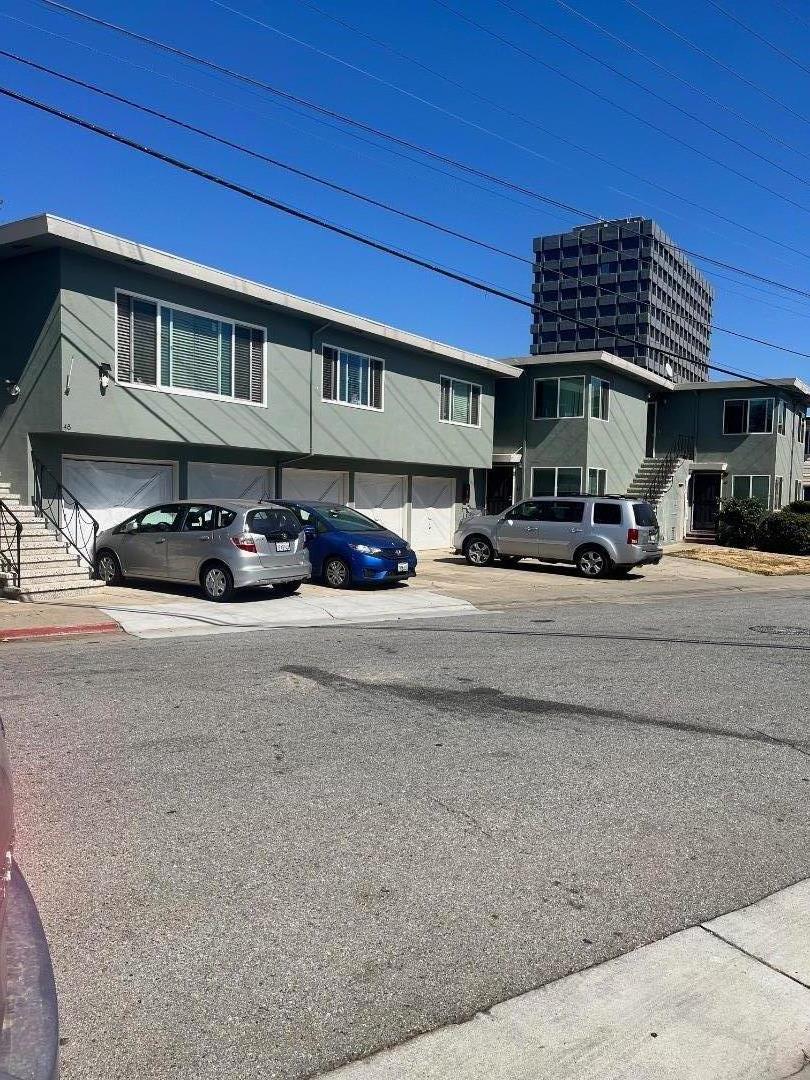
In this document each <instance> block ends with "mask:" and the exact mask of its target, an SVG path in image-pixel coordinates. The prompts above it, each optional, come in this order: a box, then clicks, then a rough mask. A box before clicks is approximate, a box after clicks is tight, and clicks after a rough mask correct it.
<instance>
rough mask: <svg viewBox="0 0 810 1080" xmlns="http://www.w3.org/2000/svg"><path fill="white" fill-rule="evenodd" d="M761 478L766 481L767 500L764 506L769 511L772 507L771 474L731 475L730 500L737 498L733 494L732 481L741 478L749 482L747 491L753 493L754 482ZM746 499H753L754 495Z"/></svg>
mask: <svg viewBox="0 0 810 1080" xmlns="http://www.w3.org/2000/svg"><path fill="white" fill-rule="evenodd" d="M763 476H764V477H765V478H766V480H767V481H768V500H767V503H766V506H767V508H768V509H769V510H770V509H771V507H772V505H773V484H772V483H771V474H770V473H732V476H731V497H732V499H734V498H737V496H736V495H735V494H734V481H735V480H737V479H743V478H745V479H747V480H748V481H749V484H748V490H749V492H753V486H754V480H758V479H761V478H762V477H763ZM746 497H747V498H749V499H753V498H754V495H753V494H749V495H748V496H746Z"/></svg>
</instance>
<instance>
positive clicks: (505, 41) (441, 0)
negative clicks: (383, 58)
mask: <svg viewBox="0 0 810 1080" xmlns="http://www.w3.org/2000/svg"><path fill="white" fill-rule="evenodd" d="M45 2H50V0H45ZM433 2H434V3H435V4H438V5H439V6H440V7H443V8H445V9H446V10H447V11H449V12H451V14H453V15H455V16H456V18H458V19H461V20H462V21H463V22H466V23H469V25H470V26H473V27H475V29H476V30H479V31H480V32H481V33H483V34H487V35H489V37H492V38H494V39H495V40H496V41H499V42H500V43H501V44H502V45H505V46H506V47H507V48H509V49H512V50H513V51H514V52H516V53H518V54H519V55H520V56H524V57H526V58H527V59H529V60H531V61H532V62H533V63H536V64H540V65H541V66H542V67H544V68H548V69H549V71H553V72H555V73H556V74H557V75H560V76H561V77H563V78H564V79H565V80H566V82H569V83H573V85H574V86H578V87H580V88H581V89H582V90H585V91H586V93H588V94H592V95H593V96H594V97H595V98H598V99H599V100H600V101H605V102H607V103H608V104H609V105H612V106H613V108H614V109H618V111H619V112H621V113H624V114H625V115H626V116H630V117H632V118H633V119H634V120H636V121H638V123H640V124H643V125H644V126H645V127H648V128H650V129H651V130H652V131H655V132H657V133H658V134H659V135H663V136H665V137H666V138H667V139H671V140H672V141H673V142H675V143H677V144H678V145H679V146H683V147H685V148H686V149H687V150H689V151H690V152H691V153H693V154H697V155H698V157H702V158H704V159H705V160H706V161H710V162H711V163H712V164H713V165H717V166H719V167H720V168H721V169H725V170H726V171H727V172H730V173H732V175H734V176H737V177H739V178H740V179H741V180H745V181H746V183H749V184H753V186H754V187H758V188H760V189H761V190H762V191H765V192H767V193H768V194H769V195H772V196H773V197H774V198H776V199H781V200H782V201H783V202H786V203H788V205H790V206H793V207H795V208H796V209H797V210H801V211H803V212H804V213H806V214H810V207H806V206H803V205H802V203H799V202H796V200H795V199H791V198H790V196H789V195H783V194H782V193H781V192H780V191H777V190H776V188H772V187H768V185H767V184H763V183H761V181H759V180H757V179H755V178H754V177H753V176H749V175H748V174H747V173H744V172H741V171H740V170H739V169H735V168H734V166H733V165H729V164H728V162H725V161H721V160H720V158H716V157H714V156H713V155H712V154H707V153H706V151H705V150H701V149H699V148H698V147H697V146H695V145H693V144H692V143H690V142H687V140H686V139H681V138H680V136H678V135H673V134H672V132H670V131H666V130H665V129H664V128H662V127H659V126H658V125H657V124H654V123H653V122H652V121H651V120H647V119H646V118H645V117H643V116H640V115H639V114H638V113H636V112H633V110H632V109H628V108H626V107H625V106H624V105H621V104H619V102H617V101H614V100H613V99H612V98H609V97H608V96H607V95H606V94H602V93H600V92H599V91H598V90H593V89H592V88H591V87H590V86H588V85H586V84H585V83H583V82H580V81H579V80H578V79H575V78H573V77H572V76H571V74H570V73H568V72H564V71H563V70H562V69H561V68H557V67H554V65H553V64H549V63H548V61H547V60H544V59H543V58H542V57H540V56H538V55H537V53H533V52H530V51H529V50H528V49H524V48H523V46H522V45H518V44H516V42H514V41H511V40H510V39H509V38H507V37H504V36H503V35H502V34H499V33H497V31H495V30H491V29H490V28H489V27H488V26H484V24H483V23H479V22H477V21H476V20H475V19H473V18H471V16H469V15H467V14H465V13H464V12H463V11H459V10H458V8H455V7H453V6H452V5H451V4H449V3H447V0H433ZM803 182H804V181H803Z"/></svg>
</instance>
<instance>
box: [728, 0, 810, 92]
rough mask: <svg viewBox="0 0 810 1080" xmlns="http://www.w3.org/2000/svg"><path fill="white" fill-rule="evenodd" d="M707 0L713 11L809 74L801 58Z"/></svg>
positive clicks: (809, 71)
mask: <svg viewBox="0 0 810 1080" xmlns="http://www.w3.org/2000/svg"><path fill="white" fill-rule="evenodd" d="M708 2H709V3H710V4H711V6H712V7H713V8H714V10H715V11H719V12H720V14H721V15H725V17H726V18H727V19H730V20H731V22H733V23H735V24H736V25H737V26H741V27H742V29H743V30H745V32H746V33H747V34H750V35H751V37H753V38H756V40H757V41H761V42H762V44H763V45H767V46H768V48H769V49H773V51H774V52H775V53H776V54H777V55H778V56H781V57H782V59H783V60H787V61H788V62H789V63H791V64H794V65H795V66H796V67H797V68H798V69H799V70H800V71H803V72H804V73H805V75H810V68H809V67H807V65H806V64H803V63H802V62H801V60H797V59H796V57H795V56H791V54H790V53H789V52H785V50H784V49H780V48H779V46H778V45H774V43H773V42H772V41H771V40H770V39H769V38H766V37H765V35H764V34H760V33H758V32H757V31H756V30H752V29H751V27H750V26H749V25H748V23H746V22H743V20H742V19H738V18H737V16H736V15H735V14H734V13H733V12H731V11H728V10H726V8H724V7H722V6H721V5H720V4H718V3H716V2H715V0H708Z"/></svg>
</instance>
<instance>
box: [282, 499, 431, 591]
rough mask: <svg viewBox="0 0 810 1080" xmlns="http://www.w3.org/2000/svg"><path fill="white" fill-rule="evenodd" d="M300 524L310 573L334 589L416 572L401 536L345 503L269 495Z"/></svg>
mask: <svg viewBox="0 0 810 1080" xmlns="http://www.w3.org/2000/svg"><path fill="white" fill-rule="evenodd" d="M273 502H274V503H279V504H281V505H282V506H288V507H289V508H290V510H292V512H293V513H294V514H295V515H296V517H297V518H298V519H299V521H300V522H301V524H302V525H303V526H304V532H305V533H306V536H307V547H308V548H309V558H310V562H311V563H312V576H313V578H320V580H321V581H322V582H323V583H324V585H329V586H331V587H332V588H333V589H345V588H348V586H349V585H351V584H355V585H360V584H364V583H367V582H374V581H401V580H403V579H406V578H409V577H413V575H414V574H415V573H416V553H415V552H414V551H413V550H412V549H411V548H410V547H408V544H407V542H406V541H405V540H403V539H402V537H401V536H397V534H396V533H393V532H389V531H388V529H385V528H383V526H382V525H378V524H377V522H376V521H372V520H371V518H367V517H366V516H365V514H359V513H358V512H357V511H356V510H352V508H351V507H350V506H342V505H341V504H340V503H331V502H301V501H298V500H292V499H274V500H273Z"/></svg>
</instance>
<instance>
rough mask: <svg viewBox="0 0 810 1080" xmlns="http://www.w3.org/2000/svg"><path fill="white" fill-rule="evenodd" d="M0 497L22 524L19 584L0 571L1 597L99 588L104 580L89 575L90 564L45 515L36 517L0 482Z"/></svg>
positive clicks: (58, 595) (56, 596)
mask: <svg viewBox="0 0 810 1080" xmlns="http://www.w3.org/2000/svg"><path fill="white" fill-rule="evenodd" d="M0 499H2V500H3V502H4V503H5V504H6V506H7V507H8V508H9V510H10V511H11V512H12V513H13V514H14V515H15V516H16V517H17V518H19V520H20V523H21V524H22V536H21V541H20V587H19V589H16V588H15V587H14V585H13V583H12V580H11V577H10V576H9V575H7V574H6V573H5V572H4V571H2V570H0V596H3V597H14V598H18V599H22V600H29V599H30V600H60V599H69V598H70V597H71V596H73V595H75V594H76V593H77V592H79V591H82V592H84V591H85V590H87V589H97V588H99V587H101V586H102V584H103V582H101V581H97V580H96V579H95V578H92V577H91V576H90V567H89V566H88V565H87V563H86V562H84V561H83V560H82V559H80V558H79V556H78V555H77V554H76V552H75V551H74V550H73V549H72V548H71V547H70V545H69V544H68V543H67V541H65V540H63V539H62V537H60V536H59V534H58V533H57V532H56V531H55V530H54V529H52V528H51V527H50V526H49V525H48V524H47V523H46V520H45V518H43V517H37V514H36V511H35V509H34V507H33V506H26V505H24V504H23V503H22V502H21V501H20V497H19V495H15V494H14V493H13V492H12V491H11V488H10V485H9V484H7V483H4V482H2V481H0Z"/></svg>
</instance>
